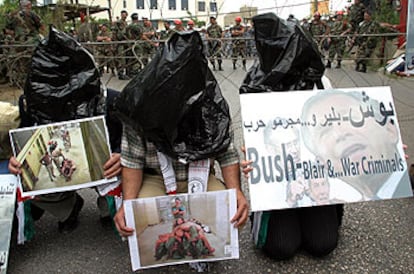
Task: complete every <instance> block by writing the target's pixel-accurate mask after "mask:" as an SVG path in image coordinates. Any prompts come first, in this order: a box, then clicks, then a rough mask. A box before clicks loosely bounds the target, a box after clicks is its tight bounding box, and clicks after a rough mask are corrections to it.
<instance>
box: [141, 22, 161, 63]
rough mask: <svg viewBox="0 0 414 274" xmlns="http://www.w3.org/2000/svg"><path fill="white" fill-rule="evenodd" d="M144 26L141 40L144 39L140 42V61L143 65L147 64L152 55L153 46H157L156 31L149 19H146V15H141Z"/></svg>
mask: <svg viewBox="0 0 414 274" xmlns="http://www.w3.org/2000/svg"><path fill="white" fill-rule="evenodd" d="M142 20H143V24H144V28H143V34H142V40H143V41H144V42H143V43H142V51H143V55H144V58H143V59H142V63H143V64H144V65H146V64H148V62H149V59H150V58H151V57H152V55H153V54H154V52H155V48H156V47H157V46H158V44H157V43H156V41H154V39H156V36H155V34H156V31H155V28H154V27H153V26H152V23H151V21H150V20H148V18H147V17H142Z"/></svg>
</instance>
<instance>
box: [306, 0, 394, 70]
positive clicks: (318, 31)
mask: <svg viewBox="0 0 414 274" xmlns="http://www.w3.org/2000/svg"><path fill="white" fill-rule="evenodd" d="M373 13H374V9H373V8H372V6H366V5H364V3H363V2H362V1H361V0H354V3H353V4H352V5H351V6H350V7H349V8H348V9H347V16H346V17H345V12H344V11H337V12H336V13H335V16H329V18H328V19H327V20H322V19H321V14H320V13H319V12H318V11H317V12H315V13H314V15H313V20H312V21H311V22H310V23H308V22H307V20H303V21H302V23H301V24H302V26H303V27H304V28H305V29H308V30H309V32H310V33H311V35H312V36H313V37H314V39H315V41H316V43H317V45H318V46H319V48H320V51H321V53H322V54H323V55H324V56H325V57H326V58H327V63H326V68H331V66H332V62H333V61H334V58H335V56H336V60H337V63H336V68H341V62H342V59H343V56H344V53H345V49H346V47H347V46H348V50H347V53H351V50H352V49H353V48H355V49H356V54H355V64H356V65H355V70H356V71H359V72H366V71H367V64H368V62H369V60H370V59H372V58H373V53H374V51H375V49H376V48H377V45H378V42H379V41H380V39H379V36H378V34H379V33H380V32H386V31H388V30H391V31H395V30H394V29H393V27H392V26H391V25H390V24H387V23H381V24H380V23H379V22H377V21H376V20H374V19H373ZM383 26H388V27H389V26H391V27H389V28H388V29H384V28H383Z"/></svg>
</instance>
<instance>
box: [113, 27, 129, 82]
mask: <svg viewBox="0 0 414 274" xmlns="http://www.w3.org/2000/svg"><path fill="white" fill-rule="evenodd" d="M127 26H128V24H127V22H126V20H122V19H120V20H118V21H116V22H115V26H114V29H113V32H112V34H113V40H114V41H127V40H128V34H127ZM127 51H128V45H127V44H118V45H116V49H115V55H116V57H117V61H116V70H117V71H118V77H119V78H120V79H123V78H125V75H124V73H123V72H122V71H123V69H124V68H126V59H125V56H126V55H127Z"/></svg>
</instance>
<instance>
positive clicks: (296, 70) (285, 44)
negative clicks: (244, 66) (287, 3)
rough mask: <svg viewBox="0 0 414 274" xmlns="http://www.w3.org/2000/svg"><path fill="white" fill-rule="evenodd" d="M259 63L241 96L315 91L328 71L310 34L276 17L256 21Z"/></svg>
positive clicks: (269, 14)
mask: <svg viewBox="0 0 414 274" xmlns="http://www.w3.org/2000/svg"><path fill="white" fill-rule="evenodd" d="M253 23H254V28H255V40H256V48H257V52H258V55H259V62H256V63H255V64H254V65H253V66H252V68H251V69H250V70H249V72H248V73H247V75H246V77H245V79H244V81H243V84H242V86H241V87H240V93H250V92H265V91H287V90H305V89H312V88H313V87H314V85H315V84H317V85H318V87H320V86H321V77H322V75H323V72H324V70H325V67H324V64H323V61H322V58H321V55H320V53H319V50H318V47H317V45H316V44H315V42H314V41H313V39H312V37H311V36H310V34H309V32H307V31H305V30H303V29H302V27H301V26H300V25H299V24H297V23H294V22H288V21H285V20H283V19H280V18H279V17H277V16H276V15H275V14H273V13H266V14H261V15H257V16H255V17H253Z"/></svg>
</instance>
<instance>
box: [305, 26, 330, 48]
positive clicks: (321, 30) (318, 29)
mask: <svg viewBox="0 0 414 274" xmlns="http://www.w3.org/2000/svg"><path fill="white" fill-rule="evenodd" d="M327 29H328V25H327V24H326V23H325V22H324V21H322V20H318V21H316V20H312V22H311V23H310V27H309V31H310V33H311V35H312V37H313V39H315V41H316V44H318V47H320V46H322V45H321V44H322V40H323V37H322V35H324V34H326V33H327Z"/></svg>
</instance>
